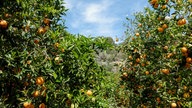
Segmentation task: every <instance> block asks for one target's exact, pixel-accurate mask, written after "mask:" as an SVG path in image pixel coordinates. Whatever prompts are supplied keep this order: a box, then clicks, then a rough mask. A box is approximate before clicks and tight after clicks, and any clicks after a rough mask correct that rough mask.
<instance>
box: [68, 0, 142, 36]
mask: <svg viewBox="0 0 192 108" xmlns="http://www.w3.org/2000/svg"><path fill="white" fill-rule="evenodd" d="M65 2H66V3H67V4H66V5H65V6H66V7H67V8H69V14H68V15H67V17H68V16H69V17H68V19H67V21H68V22H69V23H68V25H69V26H68V27H70V28H69V29H71V30H72V31H73V32H75V33H80V34H83V35H92V36H113V37H114V36H117V35H121V34H123V32H122V33H120V31H123V30H122V28H123V19H125V17H126V16H125V13H121V11H124V12H126V9H127V12H128V13H127V14H129V15H130V14H131V13H134V12H135V11H140V10H142V9H143V5H144V4H145V2H146V1H145V0H142V1H138V2H135V3H133V2H131V1H129V0H128V2H121V0H65ZM123 3H124V4H123ZM125 3H133V4H127V6H129V7H126V5H125ZM120 6H124V7H120ZM122 14H124V18H122V16H123V15H122ZM119 15H120V16H119ZM121 25H122V28H121V27H120V26H121ZM118 27H119V28H118Z"/></svg>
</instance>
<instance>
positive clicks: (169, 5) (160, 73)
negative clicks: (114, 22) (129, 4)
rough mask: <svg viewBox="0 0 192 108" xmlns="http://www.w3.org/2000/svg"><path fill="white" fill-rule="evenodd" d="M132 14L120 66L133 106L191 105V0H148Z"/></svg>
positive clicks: (173, 107)
mask: <svg viewBox="0 0 192 108" xmlns="http://www.w3.org/2000/svg"><path fill="white" fill-rule="evenodd" d="M148 1H149V3H150V4H151V6H152V8H146V9H145V11H144V12H139V13H136V14H135V20H132V21H130V23H129V24H132V26H128V27H132V30H130V29H128V30H127V32H126V33H127V35H128V36H129V38H128V39H127V40H126V42H125V43H124V45H123V51H125V53H126V54H127V58H126V64H125V66H124V67H122V69H121V73H122V76H121V79H122V81H121V84H122V85H125V87H126V90H127V91H129V93H128V95H129V96H130V97H129V98H130V99H131V101H129V102H128V103H127V104H128V105H130V106H132V107H144V108H145V107H172V108H176V107H191V106H192V101H191V100H192V98H191V95H192V86H191V84H192V83H191V82H192V79H191V77H192V66H191V64H192V46H191V45H192V41H191V37H192V13H191V9H192V7H191V6H192V1H191V0H148Z"/></svg>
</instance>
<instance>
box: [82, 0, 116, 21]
mask: <svg viewBox="0 0 192 108" xmlns="http://www.w3.org/2000/svg"><path fill="white" fill-rule="evenodd" d="M111 5H112V3H111V2H108V0H104V1H102V2H100V3H92V4H89V5H87V6H86V8H85V10H84V12H83V13H82V15H83V17H84V21H85V22H88V23H96V24H109V23H113V22H115V21H117V20H118V18H116V17H112V16H109V13H111V12H110V6H111Z"/></svg>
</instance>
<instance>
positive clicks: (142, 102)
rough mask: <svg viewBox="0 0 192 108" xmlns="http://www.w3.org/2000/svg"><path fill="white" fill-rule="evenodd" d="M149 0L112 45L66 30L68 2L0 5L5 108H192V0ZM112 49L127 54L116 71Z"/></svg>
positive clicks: (0, 102) (0, 82)
mask: <svg viewBox="0 0 192 108" xmlns="http://www.w3.org/2000/svg"><path fill="white" fill-rule="evenodd" d="M148 2H149V4H150V5H151V7H147V8H145V9H144V12H138V13H135V18H134V19H129V18H127V30H126V32H125V33H126V35H127V39H125V41H124V42H123V43H122V44H119V45H113V44H111V42H109V40H107V38H104V37H98V38H91V37H86V36H83V35H73V34H71V33H69V32H67V30H66V27H65V24H64V21H65V20H63V16H64V15H65V12H66V11H67V9H66V8H65V6H64V5H63V4H64V1H63V0H49V1H46V0H41V1H40V0H9V1H5V0H2V1H0V38H1V39H0V106H1V107H2V108H91V107H94V108H100V107H102V108H109V107H114V108H117V107H120V108H122V107H125V108H128V107H131V108H153V107H154V108H156V107H157V108H162V107H163V108H167V107H171V108H181V107H192V101H191V99H192V98H191V95H192V79H191V78H192V66H191V65H192V0H148ZM116 41H118V39H116ZM107 50H118V51H119V52H121V53H124V55H125V56H126V57H124V58H123V60H124V62H125V63H123V64H121V65H120V69H119V71H117V72H115V73H112V72H108V71H107V70H106V67H104V66H101V65H100V64H99V63H98V61H96V57H97V55H98V54H99V53H100V52H102V51H107Z"/></svg>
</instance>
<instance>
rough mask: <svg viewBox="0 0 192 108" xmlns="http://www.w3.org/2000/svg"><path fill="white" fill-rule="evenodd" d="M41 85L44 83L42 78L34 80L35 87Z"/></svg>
mask: <svg viewBox="0 0 192 108" xmlns="http://www.w3.org/2000/svg"><path fill="white" fill-rule="evenodd" d="M43 83H44V79H43V77H37V78H36V84H37V85H42V84H43Z"/></svg>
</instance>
